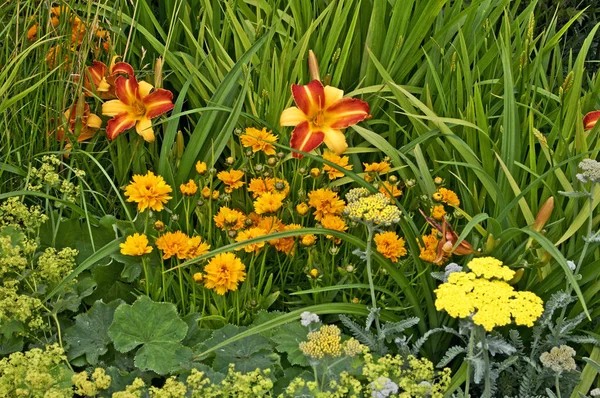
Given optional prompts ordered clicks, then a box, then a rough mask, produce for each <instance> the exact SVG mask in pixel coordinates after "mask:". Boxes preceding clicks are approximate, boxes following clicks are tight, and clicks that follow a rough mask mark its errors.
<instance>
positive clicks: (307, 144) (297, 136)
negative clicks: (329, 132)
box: [290, 122, 325, 159]
mask: <svg viewBox="0 0 600 398" xmlns="http://www.w3.org/2000/svg"><path fill="white" fill-rule="evenodd" d="M324 139H325V134H323V132H322V131H316V132H315V131H311V129H310V126H309V124H308V122H302V123H300V124H299V125H297V126H296V128H295V129H294V131H292V138H291V139H290V146H291V147H292V148H294V149H298V150H299V151H303V152H310V151H312V150H313V149H315V148H316V147H318V146H319V145H321V143H322V142H323V140H324ZM292 156H293V157H295V158H297V159H302V157H303V155H302V154H300V153H297V152H294V153H293V154H292Z"/></svg>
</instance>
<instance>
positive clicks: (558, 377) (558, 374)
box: [554, 372, 561, 398]
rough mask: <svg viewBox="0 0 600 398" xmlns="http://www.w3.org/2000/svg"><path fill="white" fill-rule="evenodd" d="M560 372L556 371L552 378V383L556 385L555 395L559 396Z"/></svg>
mask: <svg viewBox="0 0 600 398" xmlns="http://www.w3.org/2000/svg"><path fill="white" fill-rule="evenodd" d="M559 381H560V372H558V373H556V378H555V379H554V385H555V386H556V396H557V397H558V398H561V396H560V383H559Z"/></svg>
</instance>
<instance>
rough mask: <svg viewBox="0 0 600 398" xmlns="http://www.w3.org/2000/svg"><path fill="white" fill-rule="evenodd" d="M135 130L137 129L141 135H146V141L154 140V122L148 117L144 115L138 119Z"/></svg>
mask: <svg viewBox="0 0 600 398" xmlns="http://www.w3.org/2000/svg"><path fill="white" fill-rule="evenodd" d="M135 131H137V133H138V134H139V135H141V136H142V137H144V140H145V141H147V142H153V141H154V130H153V129H152V122H151V121H150V119H148V118H147V117H143V118H141V119H140V120H138V122H137V124H136V125H135Z"/></svg>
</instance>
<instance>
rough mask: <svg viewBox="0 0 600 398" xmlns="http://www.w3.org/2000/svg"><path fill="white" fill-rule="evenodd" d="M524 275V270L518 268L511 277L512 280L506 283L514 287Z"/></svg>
mask: <svg viewBox="0 0 600 398" xmlns="http://www.w3.org/2000/svg"><path fill="white" fill-rule="evenodd" d="M524 273H525V268H519V269H518V270H516V271H515V275H514V276H513V278H512V279H511V280H510V281H508V284H509V285H516V284H517V283H519V281H520V280H521V278H523V274H524Z"/></svg>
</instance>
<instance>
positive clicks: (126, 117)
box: [102, 76, 174, 142]
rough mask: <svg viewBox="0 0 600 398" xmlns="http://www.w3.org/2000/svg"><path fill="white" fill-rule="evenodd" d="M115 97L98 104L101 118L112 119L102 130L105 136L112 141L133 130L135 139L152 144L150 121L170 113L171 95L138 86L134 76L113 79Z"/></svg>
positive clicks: (152, 136) (146, 86)
mask: <svg viewBox="0 0 600 398" xmlns="http://www.w3.org/2000/svg"><path fill="white" fill-rule="evenodd" d="M115 95H116V96H117V98H118V99H115V100H110V101H106V102H105V103H104V104H102V114H103V115H106V116H113V118H112V119H111V120H109V121H108V125H107V126H106V134H107V135H108V138H109V139H110V140H114V139H115V138H116V137H117V136H118V135H119V134H121V133H122V132H123V131H125V130H127V129H130V128H132V127H133V126H135V129H136V131H137V133H138V134H139V135H141V136H142V137H144V140H146V141H148V142H152V141H154V130H153V129H152V121H151V120H150V119H153V118H155V117H157V116H159V115H162V114H163V113H165V112H168V111H170V110H171V109H173V106H174V105H173V93H171V92H170V91H169V90H164V89H162V88H157V89H154V90H153V87H152V85H151V84H150V83H146V82H144V81H141V82H138V81H137V79H136V78H135V76H129V78H125V77H123V76H119V77H117V80H116V81H115Z"/></svg>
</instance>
